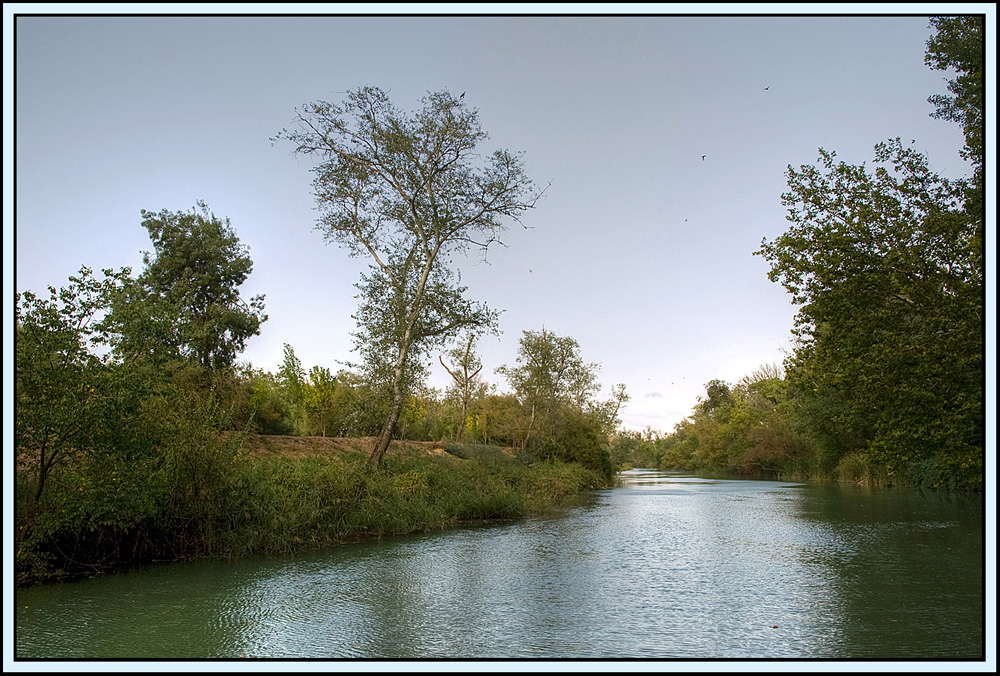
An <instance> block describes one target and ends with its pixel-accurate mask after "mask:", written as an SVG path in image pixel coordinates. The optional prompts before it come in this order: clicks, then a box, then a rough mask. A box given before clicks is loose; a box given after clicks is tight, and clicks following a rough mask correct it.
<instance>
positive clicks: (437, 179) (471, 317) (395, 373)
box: [275, 87, 541, 466]
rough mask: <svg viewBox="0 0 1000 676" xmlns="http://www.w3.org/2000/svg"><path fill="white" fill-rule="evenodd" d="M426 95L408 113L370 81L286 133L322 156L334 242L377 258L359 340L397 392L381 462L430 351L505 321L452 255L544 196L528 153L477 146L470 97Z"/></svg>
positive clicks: (327, 226) (477, 245) (319, 176)
mask: <svg viewBox="0 0 1000 676" xmlns="http://www.w3.org/2000/svg"><path fill="white" fill-rule="evenodd" d="M422 104H423V105H422V108H421V109H420V110H417V111H415V112H414V113H412V114H405V113H403V112H401V111H399V110H398V109H397V108H395V107H394V106H393V105H392V104H391V103H390V101H389V98H388V96H387V95H386V93H385V92H383V91H382V90H381V89H378V88H376V87H360V88H358V89H357V90H355V91H352V92H350V93H349V94H348V96H347V98H346V100H345V101H344V102H343V103H341V104H331V103H327V102H325V101H318V102H314V103H310V104H306V105H304V106H303V107H302V108H301V109H299V110H297V117H296V128H295V129H294V130H292V131H287V130H282V132H281V133H280V134H278V136H277V137H275V140H287V141H290V142H291V143H293V144H294V145H295V153H296V154H298V155H315V156H317V157H318V158H319V160H320V162H319V164H318V165H317V166H316V167H315V169H314V172H315V175H316V178H315V180H314V181H313V187H314V189H315V195H316V200H317V203H318V206H319V209H320V213H321V217H320V220H319V223H318V225H317V227H318V229H319V230H321V231H322V232H323V234H324V236H325V239H326V240H327V241H329V242H334V243H336V244H339V245H341V246H343V247H346V248H347V250H348V251H349V252H350V253H351V255H355V256H357V255H362V256H366V257H368V258H369V259H370V261H371V269H372V272H371V274H370V275H366V276H363V277H362V282H361V283H359V284H358V288H359V289H360V291H361V298H362V304H361V307H360V309H359V312H358V315H357V316H356V319H357V320H358V326H359V331H358V332H357V333H356V334H355V339H356V343H357V347H358V349H359V351H360V352H361V353H362V354H363V355H364V357H365V366H366V368H367V370H368V371H369V375H370V376H372V377H373V378H374V379H376V380H377V381H381V383H380V384H383V385H385V386H386V387H387V388H388V390H389V392H390V393H391V404H390V407H389V414H388V416H387V418H386V420H385V423H384V424H383V426H382V429H381V432H380V434H379V436H378V440H377V442H376V444H375V447H374V448H373V449H372V452H371V455H370V457H369V461H370V464H372V465H373V466H377V465H378V464H379V463H380V462H381V459H382V456H383V454H384V453H385V451H386V449H387V448H388V446H389V441H390V439H391V437H392V433H393V430H394V428H395V426H396V422H397V421H398V419H399V415H400V412H401V411H402V407H403V403H404V401H405V398H406V395H407V392H408V390H409V388H410V387H411V386H412V384H413V383H414V379H415V378H416V377H417V376H418V374H419V373H420V372H421V371H422V370H423V369H425V368H426V367H425V366H424V362H423V359H424V358H425V357H426V356H427V355H428V354H429V352H430V350H431V349H433V348H434V347H436V346H440V345H443V344H445V342H446V341H447V340H449V339H451V338H453V337H455V336H456V335H457V334H458V333H460V332H461V331H464V330H469V329H478V330H480V331H495V330H496V317H497V315H496V313H495V312H493V311H491V310H489V309H488V308H487V307H486V306H485V305H482V304H479V303H474V302H472V301H469V300H467V299H466V298H465V297H464V291H465V288H464V287H462V286H461V285H460V283H459V282H460V279H459V276H458V275H457V273H456V271H455V270H454V268H453V261H452V256H453V255H454V254H456V253H466V252H467V251H468V250H469V249H475V250H478V251H479V252H480V254H481V255H482V256H483V257H484V258H485V256H486V254H487V251H488V249H489V247H490V245H492V244H495V243H501V244H502V242H501V239H500V237H501V235H502V234H503V233H504V232H505V231H506V222H507V221H509V220H513V221H514V222H520V221H519V218H520V216H521V215H522V214H523V213H524V212H525V211H526V210H527V209H530V208H532V207H533V206H534V205H535V203H536V201H537V200H538V198H539V197H540V195H541V193H540V192H537V191H534V188H533V185H532V182H531V181H530V180H529V179H528V177H527V175H526V174H525V171H524V167H523V164H522V159H521V155H520V154H516V153H511V152H509V151H507V150H496V151H494V152H493V153H492V154H491V155H489V156H488V157H486V158H484V157H483V156H481V155H480V154H478V153H477V148H478V146H479V145H480V144H481V143H482V142H483V141H485V140H486V139H487V138H488V135H487V133H486V132H484V131H483V130H482V128H481V127H480V123H479V114H478V111H476V110H475V109H471V108H469V107H468V106H467V104H466V103H465V102H464V96H460V97H458V98H456V97H455V96H453V95H452V94H451V93H450V92H448V91H440V92H435V93H428V94H427V95H426V96H425V97H424V98H423V99H422Z"/></svg>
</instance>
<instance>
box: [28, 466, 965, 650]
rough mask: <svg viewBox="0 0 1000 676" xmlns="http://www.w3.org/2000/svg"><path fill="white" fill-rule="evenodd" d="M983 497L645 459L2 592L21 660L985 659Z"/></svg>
mask: <svg viewBox="0 0 1000 676" xmlns="http://www.w3.org/2000/svg"><path fill="white" fill-rule="evenodd" d="M983 535H984V532H983V500H982V496H981V495H964V494H950V493H933V492H921V491H917V490H903V489H866V488H862V487H856V486H843V485H803V484H795V483H789V482H776V481H747V480H723V479H708V478H699V477H694V476H688V475H681V474H675V473H666V472H660V471H654V470H632V471H629V472H625V473H623V474H622V475H621V486H619V487H617V488H615V489H612V490H604V491H595V492H593V493H591V494H588V495H587V496H586V497H585V499H584V500H583V501H582V502H581V504H579V505H576V506H573V507H571V508H568V509H566V510H563V511H561V512H559V513H558V514H553V515H548V516H545V517H537V518H528V519H523V520H519V521H515V522H510V523H501V524H489V525H480V526H470V527H461V528H455V529H449V530H445V531H436V532H433V533H424V534H419V535H414V536H408V537H398V538H389V539H383V540H380V541H370V542H362V543H357V544H350V545H343V546H340V547H335V548H330V549H325V550H323V551H319V552H311V553H306V554H299V555H295V556H290V557H268V558H255V559H250V560H240V561H223V562H195V563H189V564H174V565H164V566H156V567H151V568H147V569H144V570H140V571H135V572H127V573H121V574H116V575H109V576H101V577H96V578H92V579H88V580H83V581H79V582H72V583H64V584H53V585H42V586H38V587H33V588H29V589H25V590H20V591H18V592H17V593H16V604H17V611H16V622H17V626H16V633H15V643H16V646H15V649H16V654H15V655H16V659H18V660H21V659H31V658H55V659H66V658H70V659H73V658H94V659H108V658H128V659H145V658H155V659H175V658H232V659H238V658H241V657H247V658H254V657H263V658H327V659H329V658H378V659H403V660H418V659H426V658H470V659H479V658H485V659H492V660H503V659H507V658H558V659H578V658H582V659H588V658H593V659H600V660H613V659H618V658H632V659H639V660H661V659H678V658H680V659H717V658H730V659H758V658H794V659H891V660H915V659H933V660H981V659H983V657H984V635H983V632H984V604H983V563H984V562H983V556H984V550H983Z"/></svg>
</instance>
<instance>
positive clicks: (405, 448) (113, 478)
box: [15, 433, 608, 587]
mask: <svg viewBox="0 0 1000 676" xmlns="http://www.w3.org/2000/svg"><path fill="white" fill-rule="evenodd" d="M373 443H374V438H331V437H296V436H288V435H253V434H236V433H233V434H229V435H220V436H217V443H214V444H211V445H210V446H209V447H204V446H203V447H202V449H201V453H200V455H201V457H200V458H199V459H197V460H196V459H195V458H193V457H192V458H190V460H191V461H192V462H190V463H188V464H189V465H191V466H199V468H200V471H198V472H196V473H192V474H190V475H188V480H187V481H176V480H175V482H173V485H169V484H167V485H164V484H166V483H167V482H160V483H161V489H162V491H161V493H160V494H159V495H155V496H154V495H150V494H149V493H147V494H146V495H145V496H134V495H133V496H132V498H133V499H127V498H125V497H124V496H123V495H122V494H121V492H120V491H119V490H117V489H118V487H117V486H116V485H115V484H119V483H122V482H123V481H125V482H127V481H128V480H129V477H124V476H122V475H121V474H120V473H118V472H113V473H111V474H108V475H104V476H99V475H96V474H93V473H90V472H80V473H75V474H73V475H71V474H69V473H61V474H57V475H55V476H53V478H52V481H53V482H54V483H57V484H59V485H60V486H61V487H63V488H68V489H70V490H61V491H51V492H50V493H48V494H47V496H48V497H49V498H50V500H48V501H47V504H46V505H45V507H46V508H45V509H42V510H38V511H37V512H36V513H35V514H29V513H28V512H27V509H28V508H29V506H30V499H29V498H28V495H30V492H31V490H30V489H31V486H29V485H28V483H29V482H28V481H26V479H27V478H28V476H30V475H29V473H26V472H19V473H18V481H17V502H18V507H19V509H18V517H17V533H16V562H15V563H16V583H17V586H19V587H24V586H30V585H33V584H38V583H45V582H58V581H67V580H73V579H78V578H81V577H89V576H92V575H95V574H103V573H112V572H119V571H122V570H127V569H130V568H135V567H141V566H143V565H149V564H155V563H168V562H183V561H190V560H195V559H204V558H208V559H212V558H216V559H230V558H240V557H246V556H252V555H261V554H264V555H266V554H290V553H294V552H302V551H308V550H314V549H318V548H322V547H327V546H335V545H339V544H344V543H347V542H353V541H358V540H363V539H369V538H380V537H386V536H392V535H404V534H410V533H416V532H423V531H433V530H439V529H443V528H447V527H451V526H456V525H461V524H463V523H481V522H486V521H498V520H509V519H517V518H521V517H524V516H527V515H530V514H537V513H544V512H546V511H548V510H552V509H558V508H560V507H562V506H565V505H566V504H569V503H570V502H571V501H572V500H573V499H574V498H576V497H577V496H578V495H579V494H580V493H581V492H582V491H586V490H590V489H595V488H601V487H608V482H607V480H606V478H605V477H604V476H602V475H601V474H599V473H598V472H595V471H593V470H589V469H586V468H584V467H583V466H581V465H580V464H578V463H571V462H563V461H560V460H537V459H536V458H534V457H533V456H531V455H530V454H528V453H525V452H519V451H515V450H514V449H510V448H506V449H504V448H501V447H499V446H489V445H484V444H453V443H448V442H413V441H406V440H394V441H392V443H391V444H390V446H389V450H388V452H387V453H386V455H385V457H384V459H383V462H382V463H381V464H380V466H379V468H378V469H377V470H375V471H372V469H371V468H370V467H369V465H368V462H367V458H368V453H369V451H370V448H371V445H372V444H373ZM178 478H180V477H175V479H178ZM132 479H134V477H132ZM148 488H152V486H148V487H147V490H148ZM102 494H104V495H105V497H103V498H102V497H100V496H101V495H102ZM141 498H146V499H147V501H148V500H153V501H155V503H156V504H155V505H154V504H152V503H150V502H147V506H148V509H147V512H148V513H147V514H146V515H144V516H143V517H141V518H138V519H133V522H132V523H131V525H129V526H125V525H124V523H125V522H127V521H128V520H130V519H129V516H130V512H133V513H134V511H135V509H136V507H137V505H135V504H134V503H135V502H137V501H141ZM94 501H98V502H102V503H105V504H106V506H107V508H108V511H107V512H106V513H104V514H101V513H100V511H101V510H100V509H97V510H95V509H93V507H94V506H95V505H93V504H90V507H89V508H88V503H93V502H94Z"/></svg>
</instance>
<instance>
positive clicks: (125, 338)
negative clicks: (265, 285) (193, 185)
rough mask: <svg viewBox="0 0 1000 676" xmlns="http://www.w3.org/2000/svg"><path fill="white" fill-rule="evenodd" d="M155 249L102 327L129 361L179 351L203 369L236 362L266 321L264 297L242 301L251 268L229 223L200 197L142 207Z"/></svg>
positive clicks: (245, 252) (144, 259)
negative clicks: (185, 206) (172, 207)
mask: <svg viewBox="0 0 1000 676" xmlns="http://www.w3.org/2000/svg"><path fill="white" fill-rule="evenodd" d="M142 217H143V221H142V225H143V227H145V228H146V230H147V231H148V232H149V237H150V239H151V240H152V242H153V251H152V252H145V253H144V255H143V263H144V265H145V269H144V270H143V272H142V273H141V274H140V275H139V278H138V279H137V280H136V281H135V283H133V284H129V285H126V286H124V287H123V288H122V290H121V291H120V292H119V293H118V294H117V295H116V297H115V299H114V300H113V304H112V307H113V310H112V313H111V316H110V317H109V318H108V321H107V323H106V328H107V329H108V330H109V331H111V332H113V333H115V334H117V337H116V339H115V346H116V349H117V350H118V352H119V353H120V354H121V355H122V356H123V357H124V358H126V359H129V360H134V359H136V358H137V357H138V356H140V355H143V356H157V357H158V358H159V359H160V360H162V359H164V358H169V357H171V356H176V355H180V356H183V357H185V358H190V359H192V360H194V361H196V362H197V363H199V364H201V366H202V367H203V368H205V369H210V370H219V369H223V368H228V367H231V366H233V364H234V363H235V360H236V356H237V355H238V354H239V353H240V352H241V351H242V350H243V348H244V345H245V343H246V341H247V339H248V338H250V337H251V336H254V335H257V334H258V333H259V332H260V325H261V323H262V322H263V321H265V320H266V319H267V316H266V315H265V314H264V312H263V309H264V297H263V296H262V295H258V296H254V297H253V298H252V299H251V300H250V301H249V303H247V302H245V301H243V299H242V298H241V297H240V294H239V287H240V285H242V284H243V282H245V281H246V279H247V277H248V276H249V275H250V272H251V270H252V269H253V263H252V261H251V260H250V256H249V253H248V251H247V249H246V247H245V246H243V245H242V244H240V241H239V238H238V237H237V236H236V233H235V231H234V230H233V229H232V227H231V226H230V224H229V219H225V220H219V219H218V218H216V216H215V215H214V214H212V213H211V212H210V211H209V210H208V207H207V206H206V205H205V204H204V202H198V204H197V209H192V210H191V211H190V212H170V211H168V210H166V209H164V210H163V211H160V212H159V213H152V212H149V211H146V210H143V211H142Z"/></svg>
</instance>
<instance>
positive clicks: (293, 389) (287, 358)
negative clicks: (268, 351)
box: [277, 343, 306, 429]
mask: <svg viewBox="0 0 1000 676" xmlns="http://www.w3.org/2000/svg"><path fill="white" fill-rule="evenodd" d="M283 349H284V359H283V360H282V362H281V366H280V367H278V374H277V376H278V382H279V383H280V384H281V389H282V392H283V394H284V396H285V398H286V400H287V401H288V403H289V408H290V409H291V411H292V418H293V426H294V427H295V429H299V428H301V426H302V414H303V410H304V409H303V407H304V405H305V403H304V397H305V387H306V382H305V381H306V372H305V369H304V368H303V367H302V361H301V360H300V359H299V358H298V357H296V356H295V350H293V349H292V346H291V345H289V344H288V343H285V344H284V348H283Z"/></svg>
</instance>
